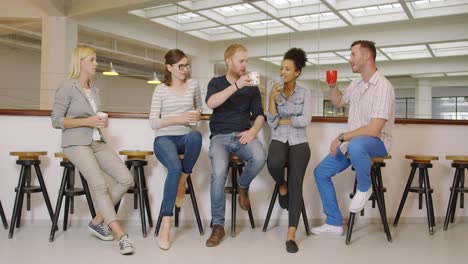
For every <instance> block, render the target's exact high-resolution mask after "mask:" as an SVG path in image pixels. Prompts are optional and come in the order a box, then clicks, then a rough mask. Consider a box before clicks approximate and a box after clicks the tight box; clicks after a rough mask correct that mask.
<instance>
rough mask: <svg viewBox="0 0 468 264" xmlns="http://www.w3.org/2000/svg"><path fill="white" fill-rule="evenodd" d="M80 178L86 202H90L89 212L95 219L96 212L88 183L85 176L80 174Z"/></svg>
mask: <svg viewBox="0 0 468 264" xmlns="http://www.w3.org/2000/svg"><path fill="white" fill-rule="evenodd" d="M80 178H81V185H83V190H84V192H85V197H86V201H87V202H88V208H89V212H90V213H91V216H92V218H93V219H94V217H96V210H95V209H94V205H93V199H92V198H91V192H90V191H89V186H88V182H87V181H86V179H85V178H84V177H83V175H81V173H80Z"/></svg>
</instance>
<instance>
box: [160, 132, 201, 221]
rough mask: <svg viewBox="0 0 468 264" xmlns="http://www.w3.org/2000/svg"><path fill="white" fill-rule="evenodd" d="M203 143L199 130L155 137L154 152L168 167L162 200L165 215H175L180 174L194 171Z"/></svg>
mask: <svg viewBox="0 0 468 264" xmlns="http://www.w3.org/2000/svg"><path fill="white" fill-rule="evenodd" d="M201 143H202V136H201V134H200V132H198V131H191V132H190V133H188V134H186V135H182V136H159V137H157V138H155V139H154V154H155V155H156V158H158V160H159V161H160V162H161V163H162V164H163V165H164V166H165V167H166V168H167V177H166V182H165V183H164V194H163V201H162V215H163V216H172V215H173V209H174V204H175V198H176V194H177V187H178V186H179V179H180V174H181V173H182V172H184V173H186V174H190V173H192V169H193V166H194V165H195V162H196V161H197V159H198V156H199V155H200V150H201ZM179 154H184V160H183V162H181V161H180V159H179Z"/></svg>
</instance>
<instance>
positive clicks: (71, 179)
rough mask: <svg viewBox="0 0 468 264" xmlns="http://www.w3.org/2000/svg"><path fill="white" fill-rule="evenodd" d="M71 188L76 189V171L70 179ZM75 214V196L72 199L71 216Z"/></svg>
mask: <svg viewBox="0 0 468 264" xmlns="http://www.w3.org/2000/svg"><path fill="white" fill-rule="evenodd" d="M68 182H69V185H68V186H69V188H71V189H73V188H75V170H73V171H70V176H69V177H68ZM74 213H75V196H71V197H70V214H74Z"/></svg>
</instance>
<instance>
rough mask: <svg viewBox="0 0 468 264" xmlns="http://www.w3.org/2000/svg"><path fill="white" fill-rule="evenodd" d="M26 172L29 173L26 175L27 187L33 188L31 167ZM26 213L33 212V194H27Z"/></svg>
mask: <svg viewBox="0 0 468 264" xmlns="http://www.w3.org/2000/svg"><path fill="white" fill-rule="evenodd" d="M27 168H28V169H27V170H26V171H27V172H28V173H27V174H26V187H28V188H29V187H31V166H28V167H27ZM26 211H31V194H30V193H26ZM19 219H21V210H20V218H19Z"/></svg>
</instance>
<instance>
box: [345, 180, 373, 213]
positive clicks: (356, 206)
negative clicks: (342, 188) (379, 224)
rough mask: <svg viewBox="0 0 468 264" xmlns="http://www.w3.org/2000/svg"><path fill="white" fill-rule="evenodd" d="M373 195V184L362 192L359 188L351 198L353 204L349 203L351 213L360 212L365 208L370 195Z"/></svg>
mask: <svg viewBox="0 0 468 264" xmlns="http://www.w3.org/2000/svg"><path fill="white" fill-rule="evenodd" d="M371 195H372V186H371V187H370V188H369V189H368V190H367V191H365V192H361V191H359V190H357V191H356V193H355V194H354V197H353V199H352V200H351V204H350V205H349V211H350V212H351V213H359V212H361V211H362V209H364V207H365V206H366V204H367V202H368V201H369V197H371Z"/></svg>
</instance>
